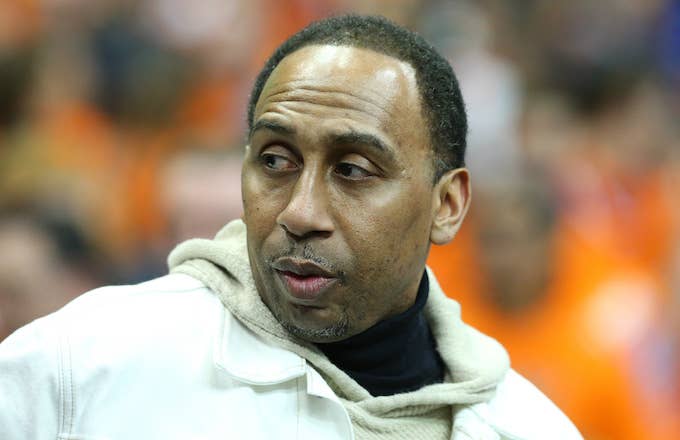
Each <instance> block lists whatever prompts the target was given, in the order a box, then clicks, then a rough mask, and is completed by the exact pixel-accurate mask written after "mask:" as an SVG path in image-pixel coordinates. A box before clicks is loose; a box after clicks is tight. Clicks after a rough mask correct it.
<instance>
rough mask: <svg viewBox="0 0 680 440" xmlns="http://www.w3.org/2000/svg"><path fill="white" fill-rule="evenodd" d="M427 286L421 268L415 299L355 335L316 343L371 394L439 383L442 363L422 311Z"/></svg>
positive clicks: (413, 389) (443, 368) (393, 392)
mask: <svg viewBox="0 0 680 440" xmlns="http://www.w3.org/2000/svg"><path fill="white" fill-rule="evenodd" d="M428 291H429V282H428V279H427V273H424V274H423V278H422V279H421V281H420V285H419V286H418V295H417V296H416V301H415V303H414V304H413V305H412V306H411V307H410V308H408V309H407V310H406V311H404V312H403V313H400V314H399V315H396V316H392V317H390V318H388V319H385V320H384V321H380V322H378V323H377V324H375V325H374V326H373V327H371V328H369V329H367V330H365V331H363V332H362V333H359V334H358V335H355V336H352V337H350V338H347V339H344V340H342V341H338V342H330V343H323V344H317V347H319V349H320V350H321V351H322V352H323V353H324V354H325V355H326V356H327V357H328V359H329V360H330V361H331V362H333V364H335V366H336V367H338V368H340V369H341V370H342V371H344V372H345V373H346V374H347V375H349V376H350V377H351V378H352V379H354V380H355V381H356V382H357V383H358V384H359V385H361V386H362V387H364V388H365V389H366V390H367V391H368V392H369V393H371V395H372V396H389V395H392V394H398V393H405V392H409V391H415V390H417V389H419V388H422V387H423V386H425V385H430V384H433V383H441V382H442V381H443V379H444V370H445V367H444V363H443V361H442V359H441V357H440V356H439V353H438V352H437V350H436V348H435V341H434V338H433V337H432V332H431V331H430V327H429V326H428V325H427V321H426V320H425V316H424V314H423V308H424V307H425V303H426V302H427V295H428Z"/></svg>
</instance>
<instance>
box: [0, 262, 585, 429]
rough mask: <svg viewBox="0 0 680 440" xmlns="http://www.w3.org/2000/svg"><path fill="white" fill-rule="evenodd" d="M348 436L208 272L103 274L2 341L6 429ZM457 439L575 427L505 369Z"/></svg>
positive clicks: (326, 403) (335, 413) (462, 423)
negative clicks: (227, 303) (114, 283)
mask: <svg viewBox="0 0 680 440" xmlns="http://www.w3.org/2000/svg"><path fill="white" fill-rule="evenodd" d="M273 438H276V439H282V440H283V439H352V438H353V432H352V425H351V422H350V420H349V417H348V415H347V412H346V411H345V409H344V407H343V406H342V404H341V403H340V401H339V399H338V397H337V396H336V395H335V394H334V393H333V391H332V390H331V389H330V387H329V386H328V384H327V383H326V382H325V381H324V379H323V378H322V377H321V376H320V375H319V373H317V372H316V370H315V369H314V368H312V367H311V366H310V365H309V364H307V363H306V361H305V359H303V358H301V357H299V356H298V355H296V354H294V353H291V352H289V351H286V350H283V349H281V348H279V347H275V346H272V345H269V344H268V343H266V342H265V341H263V340H261V339H260V338H259V337H258V336H256V335H255V334H253V333H252V332H251V331H250V330H248V329H247V328H246V327H244V326H243V325H242V324H241V323H240V322H239V321H238V320H237V319H235V318H234V317H233V315H232V314H231V313H230V312H229V311H228V310H227V309H226V308H225V307H224V306H223V305H222V303H221V302H220V300H219V299H218V298H217V297H216V295H215V294H214V293H213V292H212V291H211V290H210V289H208V288H207V287H205V286H204V285H203V284H202V283H201V282H200V281H198V280H196V279H194V278H192V277H190V276H188V275H183V274H173V275H168V276H165V277H162V278H159V279H156V280H153V281H149V282H147V283H143V284H140V285H137V286H124V287H105V288H101V289H97V290H95V291H92V292H90V293H87V294H85V295H82V296H81V297H79V298H78V299H76V300H75V301H73V302H71V303H70V304H68V305H67V306H66V307H64V308H63V309H62V310H60V311H58V312H56V313H53V314H51V315H48V316H46V317H44V318H41V319H39V320H37V321H35V322H33V323H32V324H29V325H27V326H26V327H24V328H22V329H20V330H18V331H17V332H15V333H14V334H13V335H11V336H10V337H9V338H7V340H5V341H4V342H3V343H2V344H0V439H2V440H27V439H30V440H43V439H50V440H54V439H57V440H113V439H116V440H119V439H120V440H136V439H139V440H142V439H143V440H154V439H163V440H172V439H178V440H179V439H181V440H199V439H205V440H208V439H211V440H212V439H215V440H217V439H220V440H224V439H249V440H250V439H273ZM452 439H454V440H469V439H475V440H492V439H493V440H501V439H513V440H520V439H521V440H545V439H551V440H560V439H564V440H572V439H581V436H580V435H579V433H578V431H577V430H576V428H574V426H573V425H572V424H571V422H569V420H568V419H567V418H566V417H565V416H564V415H563V414H562V413H561V412H560V411H559V410H558V409H557V408H556V407H555V406H554V405H553V404H552V403H551V402H550V401H549V400H548V399H547V398H546V397H545V396H543V395H542V394H541V393H540V392H539V391H538V390H537V389H536V388H535V387H534V386H533V385H531V384H530V383H529V382H528V381H526V380H525V379H523V378H522V377H521V376H519V375H518V374H517V373H515V372H513V371H510V372H509V373H508V374H507V376H506V378H505V379H504V380H503V381H502V383H501V384H500V386H499V387H498V390H497V393H496V395H495V397H494V398H493V399H492V400H491V401H489V402H487V403H483V404H477V405H473V406H469V407H465V408H463V409H461V410H460V411H458V413H457V414H456V416H455V418H454V421H453V432H452Z"/></svg>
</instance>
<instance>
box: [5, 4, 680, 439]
mask: <svg viewBox="0 0 680 440" xmlns="http://www.w3.org/2000/svg"><path fill="white" fill-rule="evenodd" d="M348 11H354V12H361V13H379V14H383V15H386V16H387V17H389V18H391V19H393V20H395V21H397V22H399V23H401V24H404V25H405V26H407V27H409V28H411V29H413V30H416V31H418V32H420V33H421V34H422V35H424V36H425V37H426V38H428V39H429V40H430V41H432V42H433V43H434V44H435V45H436V46H437V47H438V48H439V50H440V51H441V52H442V53H443V54H444V55H445V56H446V57H448V58H449V59H450V61H451V63H452V65H453V66H454V69H455V71H456V72H457V74H458V76H459V79H460V82H461V86H462V90H463V95H464V96H465V99H466V102H467V106H468V110H469V115H470V137H469V146H470V147H469V156H468V162H469V166H470V169H471V170H472V173H473V185H474V188H473V199H474V201H473V207H472V210H471V213H470V216H469V218H468V220H467V223H466V224H465V226H464V228H463V230H462V231H461V233H460V235H459V237H458V238H457V239H456V240H455V241H454V243H453V244H451V245H448V246H444V247H436V248H433V249H432V254H431V258H430V261H429V263H430V265H431V266H432V267H433V268H434V270H435V272H436V273H437V274H438V276H439V279H440V282H441V284H442V285H443V287H444V288H445V290H446V291H447V292H448V294H449V295H450V296H451V297H453V298H455V299H457V300H459V301H460V302H461V303H462V305H463V311H464V318H465V319H466V320H467V321H469V322H471V323H472V324H474V325H476V326H478V327H479V328H481V329H482V330H483V331H485V332H487V333H489V334H491V335H493V336H494V337H496V338H497V339H499V340H500V341H501V342H503V343H504V344H505V345H506V347H507V348H508V349H509V351H510V352H511V355H512V358H513V366H514V367H515V368H516V369H517V370H519V371H520V372H521V373H523V374H524V375H526V376H527V377H529V378H530V379H531V380H532V381H533V382H534V383H536V384H537V385H538V386H539V387H540V388H541V389H542V390H543V391H544V392H546V393H547V394H548V395H549V396H550V397H551V398H552V399H553V400H554V401H555V402H556V403H557V404H558V405H559V406H560V407H561V408H563V409H564V411H565V412H566V413H567V414H568V415H569V416H570V417H571V418H572V419H573V420H574V421H575V423H576V424H577V426H578V427H579V428H580V429H581V430H582V431H583V433H584V435H585V436H586V438H587V439H595V440H601V439H604V440H627V439H631V440H632V439H635V440H641V439H646V440H661V439H669V440H670V439H675V440H677V439H679V438H680V427H679V425H680V203H679V201H680V195H679V192H680V189H679V188H680V136H678V135H679V131H680V124H679V122H678V121H680V2H679V1H677V0H676V1H673V0H599V1H591V0H568V1H567V0H562V1H547V0H546V1H539V0H533V1H532V0H506V1H501V0H482V1H469V2H467V1H427V0H398V1H386V0H383V1H375V0H373V1H366V0H363V1H352V0H326V1H313V0H288V1H275V0H238V1H237V0H201V1H194V0H139V1H131V0H2V1H0V252H1V254H0V340H2V339H4V338H5V337H6V336H7V335H9V334H10V333H11V332H12V331H13V330H15V329H16V328H18V327H19V326H21V325H23V324H25V323H27V322H30V321H31V320H33V319H35V318H37V317H38V316H41V315H43V314H46V313H49V312H51V311H53V310H56V309H57V308H59V307H60V306H61V305H63V304H64V303H65V302H67V301H69V300H70V299H72V298H74V297H75V296H77V295H78V294H80V293H82V292H85V291H87V290H89V289H91V288H94V287H96V286H99V285H102V284H113V283H116V284H120V283H135V282H138V281H141V280H145V279H148V278H151V277H154V276H157V275H161V274H163V273H165V271H166V267H165V257H166V255H167V253H168V251H169V250H170V249H171V248H172V247H173V245H174V244H175V243H177V242H179V241H181V240H183V239H185V238H188V237H195V236H203V237H209V236H211V235H213V234H214V233H215V232H216V231H217V230H218V229H219V227H220V226H221V225H222V224H224V223H226V222H227V221H228V220H229V219H232V218H236V217H238V216H239V215H240V189H239V166H240V164H239V161H240V157H241V153H242V150H243V145H244V125H245V124H244V122H245V115H244V110H245V103H246V100H247V97H248V93H249V90H250V86H251V83H252V81H253V79H254V76H255V74H256V73H257V71H258V69H259V67H260V66H261V65H262V63H263V61H264V59H265V57H266V56H267V55H268V54H269V53H270V52H271V51H272V50H273V49H274V48H275V47H276V46H277V45H278V44H279V43H280V42H282V41H283V40H284V39H285V38H286V37H287V36H288V35H290V34H291V33H293V32H295V31H296V30H297V29H299V28H301V27H302V26H304V25H305V24H307V23H308V22H310V21H311V20H314V19H318V18H321V17H325V16H327V15H329V14H333V13H342V12H348ZM187 312H188V313H190V311H187ZM121 325H124V323H121ZM4 398H6V396H5V397H4ZM518 404H520V405H521V402H519V403H518Z"/></svg>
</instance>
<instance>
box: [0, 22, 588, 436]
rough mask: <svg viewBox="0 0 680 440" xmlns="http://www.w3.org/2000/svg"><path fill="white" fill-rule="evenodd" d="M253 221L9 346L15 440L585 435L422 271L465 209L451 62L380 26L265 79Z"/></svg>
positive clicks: (319, 47)
mask: <svg viewBox="0 0 680 440" xmlns="http://www.w3.org/2000/svg"><path fill="white" fill-rule="evenodd" d="M248 120H249V124H250V134H249V143H248V145H247V147H246V155H245V160H244V165H243V170H242V187H243V190H242V195H243V204H244V217H243V221H236V222H233V223H230V224H229V225H227V226H226V227H225V228H224V229H223V230H222V231H221V232H220V233H219V234H218V235H217V237H216V239H215V240H212V241H208V240H192V241H189V242H186V243H184V244H182V245H180V246H179V247H178V248H177V249H175V251H173V253H172V254H171V255H170V257H169V264H170V267H171V274H170V275H168V276H166V277H162V278H160V279H156V280H153V281H150V282H147V283H143V284H141V285H138V286H128V287H109V288H104V289H101V290H96V291H93V292H91V293H88V294H86V295H83V296H82V297H80V298H79V299H77V300H76V301H74V302H72V303H71V304H70V305H68V306H66V307H65V308H64V309H62V310H61V311H59V312H57V313H55V314H53V315H50V316H47V317H45V318H43V319H42V320H39V321H36V322H35V323H33V324H31V325H29V326H27V327H25V328H23V329H22V330H19V331H18V332H16V333H15V334H14V335H13V336H11V337H10V338H8V340H7V341H6V342H5V343H4V344H3V346H2V348H1V349H0V371H1V372H2V375H0V393H1V394H0V396H2V397H0V434H2V435H1V437H2V438H3V439H9V440H13V439H19V438H21V439H24V438H31V439H42V438H55V437H56V438H60V439H67V438H68V439H72V438H79V439H80V438H83V439H84V438H87V439H104V438H106V439H161V438H162V439H174V438H177V439H188V438H192V439H194V438H201V439H217V438H220V439H222V438H244V439H259V438H262V439H265V438H290V439H294V438H295V439H317V438H319V439H351V438H357V439H362V438H366V439H383V438H384V439H388V438H389V439H397V438H399V439H402V438H403V439H440V438H441V439H447V438H452V439H456V440H460V439H547V438H550V439H578V438H580V435H579V434H578V432H577V431H576V429H575V428H574V427H573V425H571V423H570V422H569V421H568V420H567V419H566V417H564V416H563V415H562V414H561V412H560V411H559V410H558V409H557V408H556V407H555V406H554V405H552V403H550V401H549V400H548V399H547V398H545V397H544V396H543V395H542V394H541V393H540V392H539V391H537V390H536V389H535V388H534V387H533V386H532V385H531V384H529V383H528V382H526V381H525V380H524V379H522V378H521V377H520V376H519V375H517V374H516V373H514V372H513V371H512V370H510V369H509V364H508V358H507V354H506V352H505V351H504V350H503V348H502V347H501V346H500V345H499V344H498V343H496V342H495V341H494V340H492V339H490V338H487V337H486V336H483V335H482V334H480V333H478V332H476V331H475V330H474V329H472V328H470V327H468V326H466V325H465V324H464V323H463V322H462V321H461V319H460V311H459V308H458V305H457V304H456V303H455V302H453V301H451V300H447V299H446V298H445V297H444V295H443V293H442V292H441V290H440V289H439V287H438V285H437V283H436V280H435V279H434V276H433V275H432V274H431V273H428V272H427V271H426V269H425V259H426V257H427V254H428V248H429V246H430V243H435V244H440V243H446V242H448V241H450V240H451V239H452V238H453V237H454V235H455V234H456V231H457V230H458V228H459V226H460V224H461V222H462V221H463V218H464V216H465V213H466V211H467V208H468V204H469V200H470V183H469V176H468V172H467V171H466V169H465V168H464V167H463V155H464V149H465V132H466V122H465V121H466V120H465V112H464V108H463V103H462V100H461V96H460V92H459V90H458V86H457V83H456V80H455V77H454V75H453V72H452V70H451V68H450V66H449V65H448V63H447V62H446V61H445V60H443V59H442V58H441V57H440V56H439V55H437V54H436V52H435V51H434V50H433V49H432V48H431V47H430V46H429V45H428V44H427V43H425V42H424V41H423V40H422V39H421V38H420V37H418V36H416V35H414V34H412V33H410V32H408V31H406V30H404V29H402V28H399V27H398V26H396V25H394V24H392V23H390V22H388V21H386V20H384V19H382V18H375V17H358V16H346V17H340V18H333V19H329V20H325V21H321V22H318V23H315V24H312V25H310V26H309V27H308V28H306V29H304V30H303V31H301V32H300V33H298V34H296V35H295V36H293V37H291V38H290V39H289V40H288V41H286V42H285V43H284V44H283V45H282V46H281V47H280V48H279V49H278V50H277V51H276V52H275V53H274V55H273V56H272V57H271V58H270V60H269V61H268V62H267V64H266V65H265V67H264V69H263V71H262V72H261V73H260V75H259V77H258V79H257V81H256V83H255V86H254V90H253V93H252V97H251V102H250V106H249V110H248Z"/></svg>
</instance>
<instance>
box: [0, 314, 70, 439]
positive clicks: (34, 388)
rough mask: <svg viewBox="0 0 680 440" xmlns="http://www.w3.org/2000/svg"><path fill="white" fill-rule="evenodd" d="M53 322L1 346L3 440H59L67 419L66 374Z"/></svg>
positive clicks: (12, 337) (33, 325)
mask: <svg viewBox="0 0 680 440" xmlns="http://www.w3.org/2000/svg"><path fill="white" fill-rule="evenodd" d="M51 324H53V323H52V322H51V321H50V317H47V318H42V319H39V320H37V321H35V322H33V323H31V324H29V325H27V326H25V327H23V328H21V329H19V330H17V331H16V332H14V333H13V334H12V335H10V336H9V337H8V338H7V339H5V341H3V342H2V343H0V439H3V440H25V439H35V440H43V439H51V440H54V439H55V438H57V436H58V434H59V432H60V431H61V428H60V426H59V424H60V423H61V422H62V421H63V420H64V414H63V412H64V405H63V400H64V399H63V393H62V388H63V387H64V385H65V384H70V378H67V377H66V375H65V374H64V371H70V370H68V369H65V368H64V366H65V364H64V359H62V357H63V356H62V355H61V349H60V341H59V338H58V336H57V335H56V331H55V329H54V328H53V327H51Z"/></svg>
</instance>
